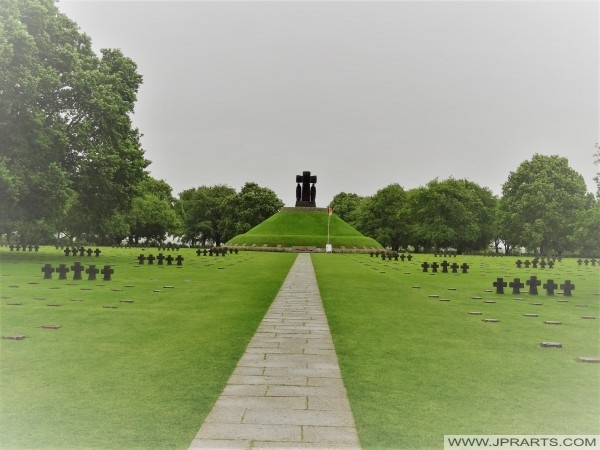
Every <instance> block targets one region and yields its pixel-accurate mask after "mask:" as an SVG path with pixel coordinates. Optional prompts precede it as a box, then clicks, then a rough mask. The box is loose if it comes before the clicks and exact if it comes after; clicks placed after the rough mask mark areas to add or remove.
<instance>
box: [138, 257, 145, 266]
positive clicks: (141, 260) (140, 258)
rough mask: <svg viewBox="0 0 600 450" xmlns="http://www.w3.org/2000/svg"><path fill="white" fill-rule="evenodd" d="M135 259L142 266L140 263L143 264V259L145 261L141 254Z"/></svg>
mask: <svg viewBox="0 0 600 450" xmlns="http://www.w3.org/2000/svg"><path fill="white" fill-rule="evenodd" d="M137 260H138V264H139V265H140V266H142V265H144V261H146V257H145V256H144V255H143V254H141V255H140V256H138V257H137Z"/></svg>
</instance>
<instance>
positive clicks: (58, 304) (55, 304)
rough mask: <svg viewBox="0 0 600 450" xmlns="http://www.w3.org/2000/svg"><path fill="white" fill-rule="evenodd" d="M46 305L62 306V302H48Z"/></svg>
mask: <svg viewBox="0 0 600 450" xmlns="http://www.w3.org/2000/svg"><path fill="white" fill-rule="evenodd" d="M46 306H56V307H58V306H62V305H61V304H60V303H48V304H47V305H46Z"/></svg>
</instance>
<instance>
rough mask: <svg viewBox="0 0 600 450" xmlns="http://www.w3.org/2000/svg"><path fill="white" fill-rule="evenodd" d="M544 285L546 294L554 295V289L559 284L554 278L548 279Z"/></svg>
mask: <svg viewBox="0 0 600 450" xmlns="http://www.w3.org/2000/svg"><path fill="white" fill-rule="evenodd" d="M542 287H543V288H544V289H546V295H554V289H556V288H557V287H558V285H556V284H554V280H548V281H547V282H546V284H544V285H543V286H542Z"/></svg>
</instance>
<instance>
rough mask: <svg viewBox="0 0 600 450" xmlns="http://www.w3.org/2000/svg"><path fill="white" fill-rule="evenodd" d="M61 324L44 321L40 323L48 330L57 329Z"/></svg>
mask: <svg viewBox="0 0 600 450" xmlns="http://www.w3.org/2000/svg"><path fill="white" fill-rule="evenodd" d="M60 327H61V326H60V325H57V324H55V323H45V324H43V325H42V328H46V329H49V330H58V329H59V328H60Z"/></svg>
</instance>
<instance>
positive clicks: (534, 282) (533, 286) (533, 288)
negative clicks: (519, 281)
mask: <svg viewBox="0 0 600 450" xmlns="http://www.w3.org/2000/svg"><path fill="white" fill-rule="evenodd" d="M525 283H526V284H527V286H529V295H538V290H537V287H538V286H539V285H540V284H542V282H541V281H540V280H538V279H537V277H536V276H535V275H532V276H531V277H530V278H529V280H527V281H526V282H525Z"/></svg>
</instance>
